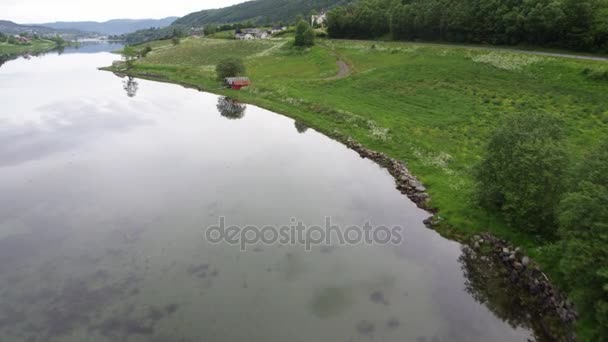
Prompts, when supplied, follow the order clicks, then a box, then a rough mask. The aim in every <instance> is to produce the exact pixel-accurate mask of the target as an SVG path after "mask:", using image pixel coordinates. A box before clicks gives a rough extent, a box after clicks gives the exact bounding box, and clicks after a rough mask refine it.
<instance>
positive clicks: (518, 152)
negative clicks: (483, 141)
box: [475, 114, 567, 236]
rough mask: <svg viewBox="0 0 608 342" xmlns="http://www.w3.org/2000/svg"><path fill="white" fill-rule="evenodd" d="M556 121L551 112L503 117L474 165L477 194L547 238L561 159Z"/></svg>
mask: <svg viewBox="0 0 608 342" xmlns="http://www.w3.org/2000/svg"><path fill="white" fill-rule="evenodd" d="M562 136H563V133H562V129H561V122H560V120H559V119H557V118H556V117H555V116H551V115H546V114H527V115H515V116H510V117H508V118H507V119H506V120H505V122H504V123H503V124H502V125H501V126H500V127H499V128H498V129H497V130H496V131H495V132H494V133H493V134H492V136H491V138H490V141H489V144H488V146H487V150H486V155H485V157H484V158H483V160H482V161H481V163H480V164H479V165H478V166H477V167H476V170H475V174H476V177H477V182H478V185H477V194H478V198H479V200H480V203H481V204H482V205H483V206H485V207H486V208H489V209H492V210H498V211H499V212H500V213H502V215H503V216H504V218H505V219H506V221H507V222H509V223H510V224H511V225H512V226H513V227H517V228H519V229H524V230H526V231H528V232H533V233H540V234H544V235H547V236H550V235H551V234H553V233H554V230H555V220H554V209H555V207H556V205H557V203H558V201H559V197H560V193H561V189H562V182H561V179H562V175H563V170H564V167H565V165H566V162H567V158H566V153H565V148H564V145H563V142H562Z"/></svg>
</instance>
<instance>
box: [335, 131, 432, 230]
mask: <svg viewBox="0 0 608 342" xmlns="http://www.w3.org/2000/svg"><path fill="white" fill-rule="evenodd" d="M346 146H347V147H348V148H350V149H352V150H353V151H356V152H357V153H359V155H360V156H361V157H362V158H367V159H370V160H373V161H375V162H376V163H378V164H380V165H382V166H383V167H385V168H386V169H387V170H388V172H389V173H390V174H391V175H392V176H393V178H395V182H396V183H397V189H398V190H399V191H401V193H402V194H404V195H406V196H407V197H408V198H409V199H410V200H412V202H414V203H416V205H417V206H418V207H419V208H420V209H424V210H426V211H428V212H431V213H435V212H436V211H437V210H436V209H435V208H432V207H430V206H429V199H430V196H429V194H427V193H426V187H425V186H424V185H423V184H422V183H421V182H420V181H418V179H417V178H416V177H415V176H414V175H412V173H411V172H410V171H409V170H408V169H407V167H406V166H405V165H403V163H401V162H399V161H398V160H395V159H393V158H390V157H388V156H387V155H385V154H384V153H381V152H374V151H371V150H368V149H367V148H365V147H363V145H361V144H359V143H358V142H356V141H354V140H352V139H347V140H346ZM425 223H426V222H425Z"/></svg>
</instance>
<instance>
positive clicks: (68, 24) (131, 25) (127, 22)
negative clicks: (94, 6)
mask: <svg viewBox="0 0 608 342" xmlns="http://www.w3.org/2000/svg"><path fill="white" fill-rule="evenodd" d="M178 18H179V17H165V18H161V19H112V20H107V21H103V22H98V21H57V22H52V23H43V24H34V25H35V26H43V27H49V28H52V29H59V30H79V31H84V32H95V33H101V34H106V35H119V34H126V33H132V32H135V31H138V30H142V29H148V28H151V27H166V26H170V25H171V24H172V23H173V22H174V21H175V20H177V19H178Z"/></svg>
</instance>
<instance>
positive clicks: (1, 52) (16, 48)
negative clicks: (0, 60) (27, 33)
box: [0, 39, 57, 57]
mask: <svg viewBox="0 0 608 342" xmlns="http://www.w3.org/2000/svg"><path fill="white" fill-rule="evenodd" d="M56 47H57V44H56V43H55V42H53V41H50V40H45V39H40V40H33V41H32V42H31V44H30V45H14V44H8V43H0V57H1V56H5V57H11V56H18V55H23V54H28V53H40V52H45V51H49V50H52V49H54V48H56Z"/></svg>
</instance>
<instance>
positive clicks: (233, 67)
mask: <svg viewBox="0 0 608 342" xmlns="http://www.w3.org/2000/svg"><path fill="white" fill-rule="evenodd" d="M215 71H216V73H217V79H218V81H222V80H224V78H226V77H237V76H244V75H245V72H246V69H245V64H243V60H242V59H240V58H234V57H230V58H226V59H224V60H222V61H220V62H219V63H218V64H217V66H216V67H215Z"/></svg>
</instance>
